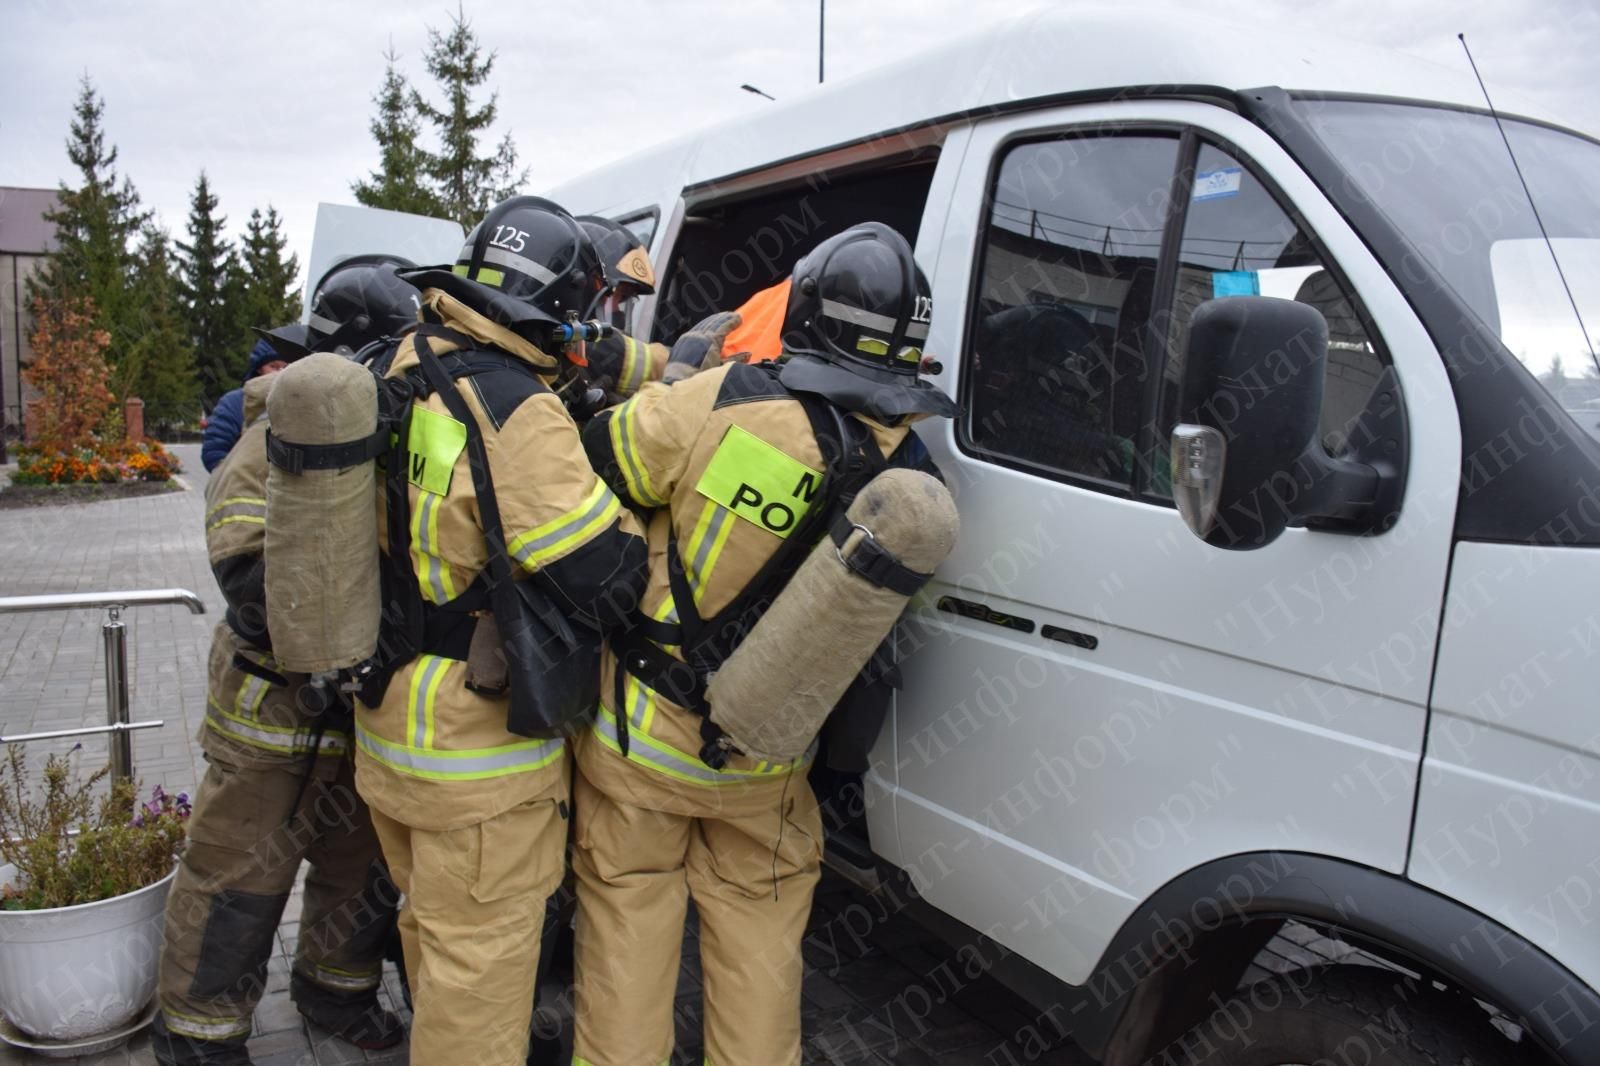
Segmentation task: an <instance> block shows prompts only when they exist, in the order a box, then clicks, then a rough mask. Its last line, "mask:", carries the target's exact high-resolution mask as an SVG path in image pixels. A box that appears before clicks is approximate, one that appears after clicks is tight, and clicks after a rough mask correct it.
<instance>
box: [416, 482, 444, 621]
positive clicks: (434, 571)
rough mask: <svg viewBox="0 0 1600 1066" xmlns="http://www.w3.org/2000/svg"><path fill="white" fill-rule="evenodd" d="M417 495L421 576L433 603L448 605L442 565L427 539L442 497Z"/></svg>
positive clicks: (422, 493)
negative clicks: (425, 579) (434, 513)
mask: <svg viewBox="0 0 1600 1066" xmlns="http://www.w3.org/2000/svg"><path fill="white" fill-rule="evenodd" d="M417 495H418V500H417V505H418V506H417V550H418V551H420V552H422V569H423V575H424V576H425V577H426V578H427V581H428V591H429V592H431V593H432V594H433V602H434V603H448V602H450V597H449V595H448V594H446V592H445V589H444V572H443V571H444V564H443V562H441V561H440V559H439V557H438V556H437V555H435V554H434V553H433V541H431V540H430V539H429V538H428V526H429V525H430V524H432V521H433V512H434V511H436V510H438V508H439V501H440V500H441V499H443V498H444V497H442V496H437V495H435V494H434V493H431V492H418V494H417Z"/></svg>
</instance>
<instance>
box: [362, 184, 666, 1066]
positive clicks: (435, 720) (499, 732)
mask: <svg viewBox="0 0 1600 1066" xmlns="http://www.w3.org/2000/svg"><path fill="white" fill-rule="evenodd" d="M406 277H407V279H408V280H410V281H411V282H412V283H413V284H415V285H416V286H417V287H418V288H419V289H421V290H422V304H423V317H424V324H423V325H422V326H420V327H419V329H418V330H417V331H416V332H415V333H413V334H411V335H409V336H407V337H406V338H405V339H403V340H402V342H401V344H400V346H399V348H398V350H397V351H396V352H395V353H394V357H393V359H392V362H391V363H390V365H389V367H388V369H387V371H386V373H387V375H388V377H390V378H397V377H408V379H409V380H412V381H419V380H421V379H420V378H419V376H418V375H419V372H420V371H419V345H421V346H426V349H427V350H428V351H429V352H431V353H432V355H433V356H435V357H437V358H438V360H439V362H438V366H439V367H440V368H442V369H441V371H440V372H441V373H443V372H448V373H449V374H450V376H451V377H452V379H453V380H452V381H451V382H450V384H451V385H452V386H453V387H454V388H455V390H456V393H457V395H458V396H459V398H460V399H461V401H463V402H464V404H465V408H466V412H467V413H468V414H470V417H471V419H472V420H473V422H474V423H475V427H476V428H475V432H478V433H481V434H482V439H483V442H484V446H485V449H486V453H487V460H488V466H489V472H490V474H491V477H492V481H493V488H494V493H493V498H494V500H495V502H496V507H497V510H498V512H499V524H500V530H501V533H502V534H503V537H504V543H505V547H506V549H507V552H508V554H509V556H510V560H511V564H512V565H513V566H514V567H516V569H517V573H516V575H515V576H516V578H517V580H518V581H519V582H520V581H529V582H532V583H533V585H534V588H535V589H537V590H539V591H541V592H543V593H544V594H546V595H548V597H549V598H550V599H551V600H552V601H553V602H555V603H556V604H558V605H559V606H560V607H562V608H563V609H564V610H565V611H566V612H567V613H568V615H569V616H571V617H573V618H575V619H578V620H581V621H583V622H586V623H587V624H589V625H591V626H595V627H598V626H600V625H603V624H605V623H606V622H607V621H608V620H609V618H608V612H614V609H613V608H609V607H608V606H607V604H608V602H609V601H611V600H615V601H616V602H617V603H620V604H623V605H628V604H631V603H632V602H633V601H635V600H636V599H637V596H638V593H639V588H640V586H641V585H642V583H643V579H644V567H645V549H644V543H643V540H642V538H641V537H640V535H639V531H638V527H637V525H636V523H635V522H634V520H633V517H632V516H631V515H630V514H629V513H628V512H627V511H626V510H625V509H624V508H623V506H622V504H621V503H620V502H619V501H618V499H617V497H616V496H615V495H614V494H613V493H612V491H611V489H610V488H608V487H607V486H606V484H605V483H604V482H602V481H601V480H600V479H599V478H597V477H596V476H595V474H594V472H593V470H592V469H591V468H590V466H589V463H588V460H587V459H586V457H585V455H584V452H583V449H582V446H581V444H580V441H579V436H578V429H577V426H576V424H575V423H574V422H573V419H572V417H571V416H570V415H569V414H568V411H567V407H566V405H565V404H564V402H563V401H564V399H569V400H570V399H573V392H572V389H573V388H576V389H577V390H578V391H581V390H582V388H583V383H582V381H581V379H578V378H574V377H572V376H571V374H570V373H569V363H568V361H566V360H564V359H561V358H558V357H557V356H556V355H554V354H550V353H547V352H546V351H545V350H543V349H541V347H540V345H539V344H538V343H535V338H547V337H549V336H550V334H551V330H552V327H553V326H555V325H556V324H559V323H560V322H562V321H564V319H565V317H566V314H567V312H568V311H569V310H570V311H576V312H581V311H583V310H584V309H585V308H586V307H587V306H589V302H590V299H591V298H592V296H593V294H594V293H595V292H596V291H598V290H599V289H600V288H601V287H602V285H603V281H602V276H601V269H600V264H599V260H598V259H597V258H596V256H595V253H594V249H593V247H592V245H591V243H590V241H589V239H588V237H587V236H585V234H584V231H583V230H582V229H581V228H580V227H579V225H578V224H577V222H575V221H574V220H573V219H572V218H571V216H569V215H568V214H567V213H566V212H564V211H562V210H561V209H560V208H559V207H557V206H556V205H554V204H551V203H549V202H548V201H544V200H539V199H537V198H535V197H516V198H513V199H511V200H508V201H506V202H505V203H503V204H501V205H499V206H498V207H496V208H495V209H494V210H493V211H491V212H490V213H489V215H488V216H487V217H486V218H485V219H484V220H483V222H481V223H480V224H479V226H478V227H477V228H476V229H475V230H474V231H473V233H472V235H471V236H470V237H469V238H468V241H467V244H466V246H465V247H464V248H463V250H462V252H461V255H460V256H459V258H458V262H457V263H456V264H455V266H454V268H453V269H442V268H441V269H430V270H421V271H415V272H409V273H407V274H406ZM546 343H548V342H546ZM575 383H576V384H575ZM410 417H411V428H410V430H409V433H408V440H409V448H410V451H411V455H412V458H411V461H410V466H411V469H410V471H408V474H407V480H406V482H405V485H404V493H405V494H406V498H405V500H404V501H403V502H404V504H405V510H404V512H403V513H404V514H406V515H408V516H409V522H408V527H409V528H408V530H407V532H408V533H409V544H410V550H409V554H410V559H409V560H408V563H409V565H408V566H405V567H404V568H403V569H404V571H405V574H406V580H407V581H414V583H415V591H416V593H417V594H420V597H421V600H422V615H423V617H424V619H425V625H424V627H423V628H424V630H425V637H424V641H423V644H424V646H423V647H421V648H420V649H418V650H419V652H420V654H417V655H415V656H414V657H412V658H409V659H408V660H406V661H404V662H402V663H400V664H399V665H398V668H396V669H395V670H394V672H393V673H392V675H391V676H390V677H389V679H388V682H387V686H386V688H385V689H384V691H383V694H382V696H381V698H378V699H375V700H365V699H364V700H363V703H362V705H361V706H360V708H359V709H358V711H357V715H356V743H357V757H356V780H357V784H358V787H359V789H360V791H361V794H362V796H363V797H365V799H366V800H367V802H368V803H369V804H370V805H371V807H372V811H373V820H374V822H375V823H376V826H377V830H378V836H379V838H380V839H381V841H382V843H383V851H384V855H385V857H386V859H387V860H388V863H389V868H390V870H391V871H392V873H393V875H394V878H395V880H396V882H397V883H398V884H399V886H400V887H401V889H402V890H403V891H404V892H405V897H406V898H405V904H404V906H403V908H402V910H401V912H400V931H401V937H402V940H403V943H404V946H405V957H406V966H407V969H408V971H409V972H410V977H411V989H412V997H413V1000H414V1002H415V1008H416V1015H415V1019H414V1021H413V1025H412V1033H411V1055H412V1061H413V1062H415V1063H427V1064H433V1063H440V1064H443V1063H452V1062H471V1063H473V1064H474V1066H498V1064H518V1066H520V1064H521V1063H522V1062H523V1058H524V1056H525V1054H526V1051H527V1042H528V1029H529V1022H530V1015H531V1011H532V1004H533V992H534V972H535V966H536V963H537V960H538V955H539V942H540V927H541V920H542V917H543V914H544V907H545V901H546V899H547V897H548V896H549V895H550V894H551V893H552V892H553V891H554V890H555V888H556V887H557V885H558V884H559V882H560V880H561V877H562V872H563V867H564V855H565V846H566V838H567V826H568V819H569V816H570V808H569V803H568V798H569V790H570V784H571V775H570V770H569V765H568V757H567V750H566V744H565V741H564V740H563V739H562V738H561V737H560V736H556V737H553V738H546V739H540V738H532V739H530V738H528V737H524V736H519V735H516V734H513V733H511V732H509V731H508V729H507V714H508V707H509V702H508V699H507V697H505V696H503V695H496V694H494V693H495V691H496V687H495V686H494V685H493V684H490V683H487V682H485V681H484V680H483V679H482V678H481V677H480V676H479V675H478V674H477V673H476V671H477V669H478V665H477V664H478V659H477V658H476V657H474V656H473V653H472V642H473V638H474V636H475V634H478V631H479V627H480V626H481V625H483V624H484V622H485V618H486V616H487V615H488V613H489V612H488V607H489V593H490V590H489V589H488V583H489V582H488V575H487V573H486V568H487V567H488V566H489V565H490V544H489V542H488V541H487V540H486V538H485V527H484V521H483V514H482V513H481V509H480V506H479V502H478V499H477V496H476V491H475V486H474V480H473V475H472V471H471V469H470V467H469V454H470V448H469V447H468V446H467V443H466V441H467V427H465V425H464V423H462V422H459V421H456V419H455V418H454V417H452V415H451V405H450V404H447V403H446V399H445V397H444V396H442V395H440V394H439V393H437V392H424V393H422V394H420V395H419V396H418V397H417V398H416V399H414V400H413V401H412V408H411V414H410ZM396 502H397V501H394V500H390V499H387V498H385V500H384V501H383V504H384V505H383V507H381V508H380V514H381V515H383V516H384V521H383V522H381V523H380V525H381V526H382V527H383V531H382V533H381V535H380V543H382V544H383V545H384V550H385V552H386V554H387V553H388V551H389V544H390V541H389V530H388V522H389V520H388V518H387V515H388V514H390V513H393V512H391V511H390V508H391V506H393V505H395V504H396ZM392 563H393V560H392V559H391V560H390V564H391V567H390V572H391V573H393V572H394V571H395V569H396V568H395V567H393V566H392ZM591 683H592V681H591Z"/></svg>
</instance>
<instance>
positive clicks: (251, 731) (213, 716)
mask: <svg viewBox="0 0 1600 1066" xmlns="http://www.w3.org/2000/svg"><path fill="white" fill-rule="evenodd" d="M206 704H207V705H208V708H209V710H208V713H207V714H206V726H207V727H208V728H210V729H214V730H216V731H217V732H218V733H221V734H222V735H223V736H225V737H227V738H228V739H229V740H236V741H238V742H239V743H241V744H248V745H250V746H251V747H252V748H260V749H261V750H263V751H271V752H276V753H278V754H280V755H304V754H305V753H306V752H308V751H310V750H311V733H310V732H309V731H307V730H304V729H289V728H286V727H284V726H276V725H267V724H266V723H265V722H253V721H250V720H248V719H245V718H241V717H239V716H238V715H236V714H234V713H233V712H231V711H229V710H227V709H226V708H224V707H223V706H222V704H220V703H218V702H217V701H216V700H214V699H212V698H211V697H209V696H208V697H206ZM349 750H350V738H349V737H347V736H346V735H345V734H343V733H339V732H335V731H334V730H331V729H330V730H328V731H327V732H326V733H323V734H322V743H321V745H320V746H319V748H318V751H319V753H320V754H322V755H343V754H344V753H345V752H347V751H349Z"/></svg>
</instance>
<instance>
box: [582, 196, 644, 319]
mask: <svg viewBox="0 0 1600 1066" xmlns="http://www.w3.org/2000/svg"><path fill="white" fill-rule="evenodd" d="M578 225H580V226H582V227H583V229H584V232H585V233H587V234H588V235H589V239H590V240H591V241H593V242H594V247H595V252H596V254H597V255H598V256H599V257H600V267H601V269H602V270H604V271H605V276H606V283H605V287H604V288H603V289H601V290H600V291H599V292H598V293H596V294H595V297H594V299H593V300H592V301H591V302H590V307H589V310H587V311H585V312H584V313H583V317H584V318H592V317H594V311H595V308H597V307H599V305H600V303H601V301H603V300H604V299H605V298H606V297H607V296H610V295H611V294H612V293H616V295H617V302H618V303H619V304H621V303H625V302H627V301H628V300H631V299H632V298H633V297H635V296H646V295H649V294H650V293H653V292H655V291H656V272H655V268H653V267H652V266H651V265H650V253H649V252H647V251H645V247H644V243H643V242H642V241H640V240H639V238H638V237H637V236H636V235H635V234H634V232H633V231H632V230H630V229H629V228H628V227H626V226H624V225H622V224H621V223H620V222H613V221H611V220H610V219H609V218H601V217H600V216H599V215H579V216H578Z"/></svg>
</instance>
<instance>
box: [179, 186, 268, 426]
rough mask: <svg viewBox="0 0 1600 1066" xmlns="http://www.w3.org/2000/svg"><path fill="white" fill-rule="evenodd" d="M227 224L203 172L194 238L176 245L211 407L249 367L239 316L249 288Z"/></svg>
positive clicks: (192, 339) (194, 201)
mask: <svg viewBox="0 0 1600 1066" xmlns="http://www.w3.org/2000/svg"><path fill="white" fill-rule="evenodd" d="M226 222H227V219H226V218H225V217H223V216H222V215H219V214H217V198H216V197H215V196H213V195H212V193H211V184H210V182H209V181H207V180H206V173H205V171H203V170H202V171H201V172H200V178H199V180H198V181H196V182H195V187H194V195H193V196H191V197H190V198H189V240H188V242H187V243H185V242H183V241H178V242H176V243H177V246H178V253H179V271H178V292H179V294H180V298H181V300H182V304H183V314H184V321H185V324H186V326H187V329H188V335H189V343H190V344H191V345H192V346H193V348H194V354H195V365H196V367H197V368H198V370H199V378H200V388H201V390H202V391H203V393H204V395H205V398H206V402H207V403H208V404H214V403H216V402H217V399H218V398H219V397H220V396H221V395H222V394H223V393H225V392H227V391H228V390H229V389H233V388H237V387H238V385H239V382H240V380H241V379H242V378H243V377H244V372H245V368H246V367H247V366H248V365H249V351H250V347H249V344H248V343H246V341H245V338H246V337H247V336H248V334H247V333H245V331H244V330H243V329H242V328H241V326H240V318H241V315H240V314H239V302H240V300H241V297H242V289H243V286H242V284H241V280H240V277H239V267H238V263H237V261H236V259H235V256H234V252H233V246H232V244H231V243H230V242H229V241H228V239H227V237H226V236H224V235H223V231H222V228H223V225H224V224H225V223H226Z"/></svg>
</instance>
